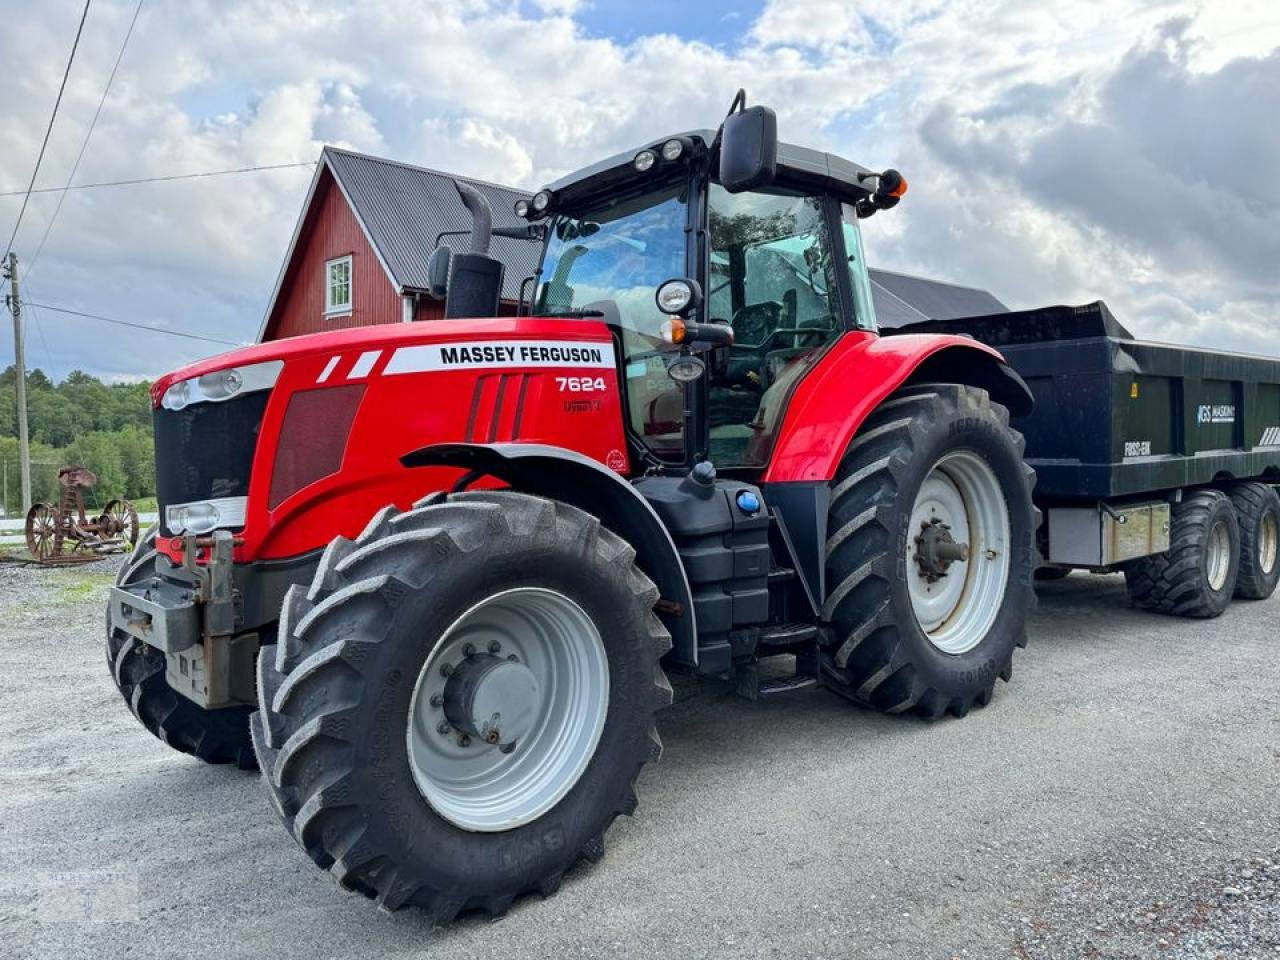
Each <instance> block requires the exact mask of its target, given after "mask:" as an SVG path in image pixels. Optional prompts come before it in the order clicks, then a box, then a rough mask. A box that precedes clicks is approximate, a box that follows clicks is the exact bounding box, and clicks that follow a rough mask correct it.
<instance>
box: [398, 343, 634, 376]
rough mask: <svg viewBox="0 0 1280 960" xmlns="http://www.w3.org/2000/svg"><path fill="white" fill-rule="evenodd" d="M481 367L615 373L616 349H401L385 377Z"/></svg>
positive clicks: (440, 345) (581, 346) (498, 346)
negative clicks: (572, 368) (605, 370)
mask: <svg viewBox="0 0 1280 960" xmlns="http://www.w3.org/2000/svg"><path fill="white" fill-rule="evenodd" d="M480 367H586V368H596V369H610V370H611V369H613V367H614V359H613V346H612V344H608V343H575V342H572V341H570V342H563V341H552V340H507V341H498V342H496V343H495V342H493V341H489V342H484V341H480V342H466V343H426V344H419V345H417V346H412V347H400V348H399V349H397V350H396V352H395V354H393V355H392V357H391V359H390V360H389V361H388V362H387V366H386V368H385V369H384V370H383V373H385V374H393V373H426V372H428V371H433V370H474V369H476V368H480Z"/></svg>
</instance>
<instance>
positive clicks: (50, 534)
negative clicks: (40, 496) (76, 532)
mask: <svg viewBox="0 0 1280 960" xmlns="http://www.w3.org/2000/svg"><path fill="white" fill-rule="evenodd" d="M57 527H58V522H57V515H56V514H55V513H54V512H53V508H52V507H50V506H49V505H48V504H47V503H35V504H32V505H31V509H30V510H28V511H27V550H29V551H30V552H31V556H33V557H35V558H36V559H37V560H41V561H43V560H48V559H49V558H50V557H52V556H53V554H54V547H55V544H54V534H55V533H56V532H57Z"/></svg>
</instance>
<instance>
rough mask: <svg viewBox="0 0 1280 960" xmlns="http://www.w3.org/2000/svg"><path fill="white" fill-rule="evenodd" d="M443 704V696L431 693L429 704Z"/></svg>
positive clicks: (437, 705) (434, 705)
mask: <svg viewBox="0 0 1280 960" xmlns="http://www.w3.org/2000/svg"><path fill="white" fill-rule="evenodd" d="M443 704H444V697H442V696H441V695H440V694H438V693H433V694H432V695H431V705H432V706H433V707H439V706H442V705H443Z"/></svg>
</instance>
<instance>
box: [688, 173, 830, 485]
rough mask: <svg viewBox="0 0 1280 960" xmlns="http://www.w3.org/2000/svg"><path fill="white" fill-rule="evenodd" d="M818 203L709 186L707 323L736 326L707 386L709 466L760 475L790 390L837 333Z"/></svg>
mask: <svg viewBox="0 0 1280 960" xmlns="http://www.w3.org/2000/svg"><path fill="white" fill-rule="evenodd" d="M823 206H824V199H823V198H822V197H820V196H805V195H800V194H793V193H788V192H784V191H770V192H756V193H740V194H731V193H728V192H727V191H726V190H724V189H723V188H722V187H720V186H719V185H718V184H713V185H712V187H711V192H710V210H709V225H710V233H711V255H710V261H711V262H710V271H709V274H708V286H709V287H710V289H709V291H708V296H707V306H708V309H707V317H708V320H710V321H711V322H713V323H716V322H718V323H727V324H729V325H730V326H732V327H733V333H734V344H733V346H732V347H728V348H724V349H721V350H717V351H716V355H715V356H714V357H713V358H712V364H711V372H710V376H709V380H708V385H709V393H710V395H709V410H708V415H709V418H710V427H711V436H710V450H709V453H710V455H711V459H712V460H714V461H715V462H716V463H717V464H720V465H724V466H763V465H764V463H765V461H766V460H767V459H768V454H769V449H770V447H771V445H772V440H773V435H774V433H775V431H776V428H777V421H778V420H779V419H780V415H781V412H782V406H783V404H784V402H785V399H786V396H787V394H788V392H789V390H790V386H791V385H792V384H793V383H794V382H795V381H796V380H798V379H799V378H800V377H801V376H802V375H803V373H804V371H805V370H806V369H807V368H808V366H809V364H810V363H811V362H812V361H813V359H815V358H816V356H817V355H818V353H819V352H820V351H821V349H822V348H823V347H824V346H826V345H827V344H828V343H829V342H831V340H833V339H834V338H835V337H836V336H838V335H839V332H840V320H839V317H840V310H839V299H838V296H837V294H836V292H835V291H836V289H837V283H836V277H837V274H836V269H837V268H836V263H835V257H834V254H833V248H832V244H831V236H830V232H829V230H828V228H827V219H826V217H825V215H824V212H823Z"/></svg>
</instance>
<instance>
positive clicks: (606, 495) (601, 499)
mask: <svg viewBox="0 0 1280 960" xmlns="http://www.w3.org/2000/svg"><path fill="white" fill-rule="evenodd" d="M400 462H401V463H402V464H404V466H406V467H442V466H448V467H461V468H462V469H464V470H474V471H476V472H478V473H481V474H484V475H486V476H491V477H495V478H497V479H499V480H501V481H503V482H504V483H506V484H508V485H510V487H511V488H512V489H513V490H518V491H520V492H522V493H530V494H533V495H535V496H540V497H547V498H548V499H550V500H560V501H562V502H564V503H568V504H572V505H573V506H575V507H578V508H579V509H581V510H585V511H587V512H588V513H590V514H592V515H593V516H596V517H598V518H599V519H600V522H601V523H603V524H604V525H605V526H606V527H608V528H609V529H610V530H612V531H613V532H614V533H616V534H617V535H618V536H620V537H622V538H623V539H624V540H626V541H627V542H628V543H629V544H631V546H632V547H634V548H635V551H636V563H637V565H638V566H639V567H640V569H641V570H643V571H644V573H645V575H646V576H648V577H649V579H650V580H652V581H653V582H654V583H655V584H657V585H658V590H659V591H660V593H661V596H662V598H663V599H664V600H667V601H671V602H673V603H674V604H676V607H677V609H678V612H663V613H660V614H659V617H660V618H661V619H662V622H663V624H664V625H665V626H666V627H667V629H668V630H669V631H670V632H671V639H672V655H673V656H674V658H675V659H676V660H678V661H680V662H682V663H686V664H689V665H690V666H694V665H696V664H697V662H698V639H697V637H698V633H697V624H696V623H695V622H694V612H693V594H692V592H691V591H690V589H689V581H688V578H687V577H686V576H685V572H684V565H683V564H681V562H680V554H679V553H678V552H677V550H676V545H675V543H674V542H672V540H671V534H670V533H668V532H667V528H666V526H665V525H664V524H663V523H662V520H661V519H659V517H658V514H657V513H656V512H655V511H654V509H653V507H652V506H651V505H650V504H649V501H648V500H646V499H645V498H644V497H643V496H641V495H640V493H639V492H638V491H637V490H636V489H635V487H633V486H632V485H631V484H630V483H629V482H628V481H627V480H626V479H625V478H624V477H621V476H619V475H618V474H617V473H615V472H614V471H612V470H610V469H608V468H607V467H605V466H604V465H603V464H600V463H598V462H596V461H595V460H592V459H591V458H590V457H586V456H583V455H582V454H580V453H578V452H576V451H574V450H568V449H566V448H564V447H553V446H548V445H545V444H537V443H492V444H481V443H438V444H432V445H430V446H426V447H421V448H419V449H417V450H414V451H412V452H410V453H407V454H405V455H404V456H402V457H401V458H400Z"/></svg>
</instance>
